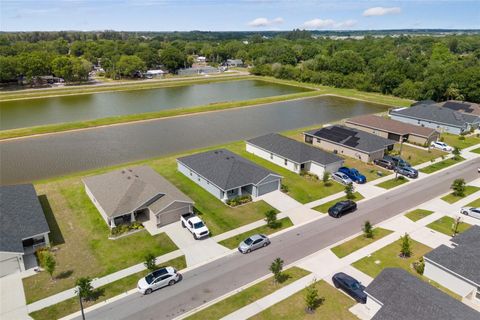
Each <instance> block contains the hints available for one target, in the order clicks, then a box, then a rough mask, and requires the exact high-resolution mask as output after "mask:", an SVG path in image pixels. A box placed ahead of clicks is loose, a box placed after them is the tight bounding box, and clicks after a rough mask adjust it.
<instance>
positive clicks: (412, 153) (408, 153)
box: [394, 143, 447, 166]
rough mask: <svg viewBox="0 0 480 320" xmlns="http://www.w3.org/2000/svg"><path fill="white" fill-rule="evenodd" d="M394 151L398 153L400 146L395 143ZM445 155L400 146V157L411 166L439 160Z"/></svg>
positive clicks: (439, 152)
mask: <svg viewBox="0 0 480 320" xmlns="http://www.w3.org/2000/svg"><path fill="white" fill-rule="evenodd" d="M394 150H395V151H397V152H399V151H400V144H398V143H397V144H396V145H395V148H394ZM446 154H447V153H446V152H443V151H440V150H438V149H431V150H424V149H421V148H416V147H412V146H409V145H406V144H404V145H403V146H402V153H401V154H400V156H401V157H402V158H403V159H405V161H408V162H409V163H410V164H411V165H412V166H416V165H417V164H421V163H425V162H429V161H430V160H432V159H436V158H439V157H441V156H443V155H446Z"/></svg>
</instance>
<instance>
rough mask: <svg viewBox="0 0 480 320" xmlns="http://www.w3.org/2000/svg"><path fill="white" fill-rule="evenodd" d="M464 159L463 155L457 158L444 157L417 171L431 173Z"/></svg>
mask: <svg viewBox="0 0 480 320" xmlns="http://www.w3.org/2000/svg"><path fill="white" fill-rule="evenodd" d="M464 160H465V158H463V157H458V159H454V158H449V159H445V160H442V161H439V162H436V163H434V164H431V165H429V166H428V167H425V168H422V169H420V170H419V171H420V172H423V173H432V172H435V171H438V170H441V169H444V168H447V167H450V166H453V165H454V164H456V163H459V162H462V161H464Z"/></svg>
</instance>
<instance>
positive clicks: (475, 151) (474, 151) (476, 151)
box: [470, 148, 480, 154]
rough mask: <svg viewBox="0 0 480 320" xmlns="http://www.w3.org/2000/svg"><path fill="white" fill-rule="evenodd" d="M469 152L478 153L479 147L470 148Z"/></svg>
mask: <svg viewBox="0 0 480 320" xmlns="http://www.w3.org/2000/svg"><path fill="white" fill-rule="evenodd" d="M470 152H473V153H479V154H480V148H477V149H473V150H471V151H470Z"/></svg>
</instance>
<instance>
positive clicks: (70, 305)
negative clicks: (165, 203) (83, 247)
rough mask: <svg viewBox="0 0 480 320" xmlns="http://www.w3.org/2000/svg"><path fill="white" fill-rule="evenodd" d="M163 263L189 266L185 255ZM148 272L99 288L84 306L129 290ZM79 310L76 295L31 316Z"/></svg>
mask: <svg viewBox="0 0 480 320" xmlns="http://www.w3.org/2000/svg"><path fill="white" fill-rule="evenodd" d="M162 265H164V266H172V267H174V268H176V269H177V270H182V269H184V268H186V266H187V264H186V262H185V257H184V256H181V257H178V258H175V259H172V260H170V261H167V262H165V263H164V264H162ZM147 273H148V271H147V270H144V271H141V272H138V273H135V274H132V275H130V276H128V277H125V278H122V279H120V280H117V281H114V282H112V283H109V284H107V285H105V286H102V287H100V288H98V289H97V290H98V293H99V298H98V299H97V300H96V301H91V302H85V303H84V308H87V307H90V306H92V305H94V304H97V303H100V302H103V301H105V300H107V299H110V298H112V297H115V296H117V295H119V294H122V293H124V292H127V291H128V290H130V289H133V288H135V287H136V285H137V282H138V280H139V279H140V278H142V277H144V276H145V275H146V274H147ZM160 291H161V290H160ZM79 310H80V306H79V302H78V298H77V297H74V298H70V299H68V300H65V301H62V302H60V303H57V304H55V305H52V306H50V307H47V308H45V309H41V310H38V311H35V312H32V313H31V314H30V316H31V317H32V318H33V319H35V320H50V319H59V318H62V317H65V316H67V315H69V314H72V313H74V312H77V311H79Z"/></svg>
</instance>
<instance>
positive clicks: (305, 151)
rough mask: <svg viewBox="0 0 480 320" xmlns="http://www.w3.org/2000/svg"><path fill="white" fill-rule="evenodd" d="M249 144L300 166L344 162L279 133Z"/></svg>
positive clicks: (251, 140)
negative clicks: (309, 163)
mask: <svg viewBox="0 0 480 320" xmlns="http://www.w3.org/2000/svg"><path fill="white" fill-rule="evenodd" d="M248 143H250V144H252V145H255V146H257V147H259V148H261V149H264V150H266V151H268V152H272V153H274V154H276V155H279V156H281V157H283V158H286V159H288V160H291V161H294V162H297V163H300V164H301V163H305V162H308V161H314V162H316V163H318V164H321V165H328V164H331V163H335V162H339V161H343V159H342V158H340V157H339V156H336V155H334V154H332V153H329V152H326V151H323V150H320V149H318V148H315V147H313V146H311V145H308V144H305V143H302V142H299V141H296V140H293V139H290V138H287V137H284V136H282V135H279V134H277V133H270V134H267V135H264V136H261V137H257V138H254V139H250V140H248Z"/></svg>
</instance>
